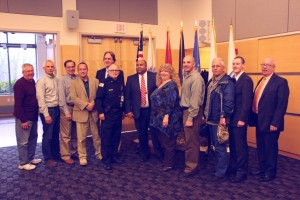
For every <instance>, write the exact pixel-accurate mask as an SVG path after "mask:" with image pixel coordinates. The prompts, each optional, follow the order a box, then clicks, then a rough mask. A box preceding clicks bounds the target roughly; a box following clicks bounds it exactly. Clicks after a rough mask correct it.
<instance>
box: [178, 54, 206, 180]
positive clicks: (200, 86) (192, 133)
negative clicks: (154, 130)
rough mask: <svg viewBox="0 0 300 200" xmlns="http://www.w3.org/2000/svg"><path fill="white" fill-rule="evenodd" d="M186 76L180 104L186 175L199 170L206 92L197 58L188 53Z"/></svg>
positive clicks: (185, 60) (184, 64) (184, 62)
mask: <svg viewBox="0 0 300 200" xmlns="http://www.w3.org/2000/svg"><path fill="white" fill-rule="evenodd" d="M183 69H184V71H185V72H186V77H185V78H184V80H183V84H182V91H181V101H180V105H181V107H182V108H183V125H184V134H185V139H186V149H185V169H184V173H185V175H186V176H192V175H194V174H196V173H197V172H198V162H199V147H200V140H199V131H200V125H201V119H202V116H203V107H202V105H203V100H204V93H205V84H204V80H203V78H202V77H201V75H200V73H199V72H198V71H197V70H196V68H195V60H194V58H193V57H192V56H190V55H188V56H186V57H184V59H183Z"/></svg>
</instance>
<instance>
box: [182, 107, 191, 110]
mask: <svg viewBox="0 0 300 200" xmlns="http://www.w3.org/2000/svg"><path fill="white" fill-rule="evenodd" d="M181 108H182V110H187V109H189V107H184V106H182V107H181Z"/></svg>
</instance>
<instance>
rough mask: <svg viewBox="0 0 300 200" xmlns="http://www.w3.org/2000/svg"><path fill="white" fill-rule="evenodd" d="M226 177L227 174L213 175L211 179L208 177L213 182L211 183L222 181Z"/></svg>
mask: <svg viewBox="0 0 300 200" xmlns="http://www.w3.org/2000/svg"><path fill="white" fill-rule="evenodd" d="M225 179H226V178H225V176H216V175H213V176H212V177H211V178H210V179H208V182H211V183H215V182H222V181H224V180H225Z"/></svg>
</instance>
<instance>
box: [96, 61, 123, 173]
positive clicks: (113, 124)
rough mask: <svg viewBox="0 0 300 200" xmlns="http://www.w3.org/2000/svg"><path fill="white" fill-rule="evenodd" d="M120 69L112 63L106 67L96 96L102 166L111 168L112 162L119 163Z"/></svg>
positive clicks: (120, 124)
mask: <svg viewBox="0 0 300 200" xmlns="http://www.w3.org/2000/svg"><path fill="white" fill-rule="evenodd" d="M119 75H120V69H119V67H118V66H117V65H115V64H112V65H110V66H109V68H108V77H107V78H106V79H105V81H104V83H100V84H99V87H98V91H97V97H96V100H95V101H96V108H97V110H98V114H99V119H100V120H101V147H102V148H101V152H102V156H103V159H102V161H103V163H104V168H105V169H106V170H111V169H112V166H111V165H112V163H113V162H116V163H119V164H120V163H121V160H120V158H119V156H118V146H119V143H120V139H121V130H122V117H123V107H124V90H125V88H124V84H123V83H122V81H120V80H119V79H118V77H119Z"/></svg>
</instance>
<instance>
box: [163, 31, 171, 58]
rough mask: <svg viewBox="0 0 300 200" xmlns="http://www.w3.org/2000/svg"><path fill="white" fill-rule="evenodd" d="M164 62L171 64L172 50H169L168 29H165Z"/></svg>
mask: <svg viewBox="0 0 300 200" xmlns="http://www.w3.org/2000/svg"><path fill="white" fill-rule="evenodd" d="M165 63H168V64H172V52H171V44H170V35H169V30H167V45H166V59H165Z"/></svg>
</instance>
